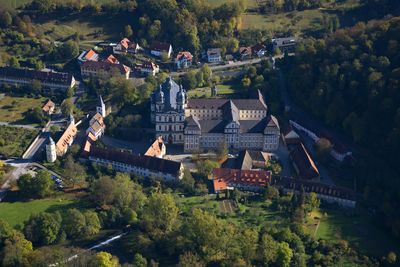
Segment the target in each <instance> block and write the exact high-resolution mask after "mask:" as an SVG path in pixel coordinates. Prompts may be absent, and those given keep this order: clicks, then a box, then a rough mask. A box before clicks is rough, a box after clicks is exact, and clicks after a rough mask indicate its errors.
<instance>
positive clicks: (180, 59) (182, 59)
mask: <svg viewBox="0 0 400 267" xmlns="http://www.w3.org/2000/svg"><path fill="white" fill-rule="evenodd" d="M192 60H193V55H192V54H191V53H190V52H187V51H182V52H179V53H178V55H177V56H176V58H175V65H176V68H177V69H178V70H179V69H186V68H188V67H190V66H192Z"/></svg>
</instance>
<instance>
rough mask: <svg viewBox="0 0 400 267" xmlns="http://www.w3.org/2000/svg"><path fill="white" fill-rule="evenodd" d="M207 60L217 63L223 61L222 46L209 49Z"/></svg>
mask: <svg viewBox="0 0 400 267" xmlns="http://www.w3.org/2000/svg"><path fill="white" fill-rule="evenodd" d="M207 61H208V62H209V63H217V62H221V61H222V56H221V48H209V49H207Z"/></svg>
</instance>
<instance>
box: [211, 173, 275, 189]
mask: <svg viewBox="0 0 400 267" xmlns="http://www.w3.org/2000/svg"><path fill="white" fill-rule="evenodd" d="M213 178H214V179H213V182H214V190H215V191H220V190H225V189H227V187H230V186H231V187H235V186H251V187H259V188H262V187H265V186H267V185H268V184H269V183H270V182H271V172H270V171H254V170H238V169H223V168H217V169H214V171H213Z"/></svg>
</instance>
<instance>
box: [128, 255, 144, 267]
mask: <svg viewBox="0 0 400 267" xmlns="http://www.w3.org/2000/svg"><path fill="white" fill-rule="evenodd" d="M132 265H133V266H134V267H147V260H146V258H145V257H143V256H142V255H141V254H139V253H136V254H135V257H134V258H133V262H132Z"/></svg>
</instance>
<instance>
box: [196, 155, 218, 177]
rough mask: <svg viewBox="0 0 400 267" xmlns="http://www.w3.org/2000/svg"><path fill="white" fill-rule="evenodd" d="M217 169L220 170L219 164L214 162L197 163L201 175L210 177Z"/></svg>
mask: <svg viewBox="0 0 400 267" xmlns="http://www.w3.org/2000/svg"><path fill="white" fill-rule="evenodd" d="M215 168H219V163H218V162H216V161H212V160H208V159H207V160H204V161H201V160H199V161H197V171H198V173H200V174H201V175H203V176H205V177H208V176H209V175H210V174H211V173H212V171H213V170H214V169H215Z"/></svg>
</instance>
